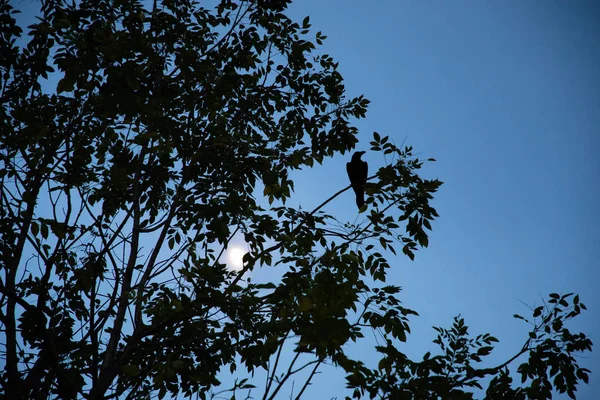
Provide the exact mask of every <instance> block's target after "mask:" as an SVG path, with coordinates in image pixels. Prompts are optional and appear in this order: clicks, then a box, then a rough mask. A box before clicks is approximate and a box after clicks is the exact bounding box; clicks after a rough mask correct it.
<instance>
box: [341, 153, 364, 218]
mask: <svg viewBox="0 0 600 400" xmlns="http://www.w3.org/2000/svg"><path fill="white" fill-rule="evenodd" d="M363 154H365V152H364V151H357V152H356V153H354V155H353V156H352V161H350V162H349V163H346V171H347V172H348V178H350V184H351V185H352V189H353V190H354V193H355V194H356V205H357V206H358V208H359V209H360V208H361V207H362V206H363V205H364V204H365V183H367V175H368V173H369V164H367V162H366V161H363V160H361V159H360V158H361V157H362V155H363Z"/></svg>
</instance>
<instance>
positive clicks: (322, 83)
mask: <svg viewBox="0 0 600 400" xmlns="http://www.w3.org/2000/svg"><path fill="white" fill-rule="evenodd" d="M288 3H289V1H288V0H271V1H267V0H262V1H239V2H234V1H225V0H223V1H220V2H217V4H215V6H214V7H212V8H203V7H202V6H200V5H199V4H196V3H195V2H193V1H190V0H164V1H162V2H158V1H156V0H155V1H154V2H153V4H151V7H150V9H147V8H145V6H144V4H142V3H141V2H135V1H118V0H111V1H109V0H94V1H90V0H82V1H80V2H73V3H67V2H64V1H46V2H43V3H42V6H41V11H40V13H41V14H40V18H39V19H38V20H37V21H36V23H34V24H33V25H31V26H30V27H29V29H30V33H29V36H28V37H27V38H26V39H27V41H26V44H21V43H23V42H22V41H23V40H24V39H25V38H22V32H23V31H22V28H21V27H20V26H19V24H18V23H17V20H16V18H15V13H16V10H14V8H13V6H12V5H11V4H9V3H8V2H6V1H3V2H0V9H1V14H0V15H1V19H0V24H1V28H2V29H0V35H1V37H2V40H1V42H0V43H1V46H2V47H1V49H0V54H2V56H1V57H0V69H1V72H2V87H1V97H2V107H1V108H0V115H1V124H2V125H1V129H0V132H2V133H1V134H2V140H1V141H0V160H1V163H2V165H1V168H0V182H1V199H0V200H1V202H2V207H1V208H0V213H1V214H0V217H1V219H0V221H1V226H0V232H1V235H2V236H1V238H0V251H1V263H2V264H1V265H2V278H1V282H0V310H1V314H0V324H1V326H2V335H3V338H2V339H3V340H2V342H3V343H5V345H4V346H3V349H2V353H1V355H2V360H3V364H4V370H3V371H2V373H1V375H0V384H1V385H2V389H3V392H4V394H5V396H6V398H9V399H17V398H48V397H51V398H60V399H74V398H83V397H85V398H88V399H101V398H106V399H108V398H127V399H137V398H149V397H151V396H153V395H156V394H157V395H158V397H159V398H162V397H164V396H165V395H167V394H168V395H172V396H175V395H185V396H193V395H198V397H199V398H203V399H204V398H210V397H214V396H215V393H216V392H215V391H217V390H221V389H222V388H219V383H220V382H219V378H221V379H222V378H223V376H226V375H227V374H229V373H232V374H233V373H234V371H236V370H238V371H237V373H240V374H241V375H242V376H246V378H244V379H241V380H237V381H235V382H233V383H232V384H231V385H230V386H228V387H225V390H226V392H225V393H229V395H231V397H232V398H233V397H234V396H235V394H236V393H237V394H238V395H240V394H246V393H248V392H249V391H251V389H252V388H254V385H253V384H252V383H250V381H249V378H250V377H251V376H253V373H254V372H255V371H258V370H265V371H266V374H267V377H268V379H267V381H266V384H265V385H264V387H260V388H256V390H254V391H252V395H253V396H257V397H263V398H269V399H272V398H276V397H277V396H282V395H283V393H284V391H285V390H290V387H289V386H286V384H287V383H289V382H290V381H292V380H293V379H295V377H298V376H302V377H303V378H304V382H303V383H301V384H300V385H299V386H295V389H294V393H293V395H294V396H297V398H300V397H301V396H302V394H303V393H304V392H305V389H306V387H307V385H308V384H309V382H310V380H311V379H312V377H313V376H314V374H315V373H316V371H317V370H318V368H319V367H320V366H321V365H323V363H332V364H334V365H337V366H338V367H339V368H341V369H343V370H344V371H345V373H346V374H347V383H348V387H349V388H350V389H351V390H350V391H349V393H348V394H349V396H351V397H354V398H359V397H363V396H364V397H369V398H386V399H401V398H422V399H424V398H432V397H435V396H441V397H442V398H447V399H464V398H472V393H471V392H472V390H473V388H480V387H481V386H480V383H482V382H484V381H485V379H487V380H489V379H490V378H491V381H490V382H489V384H488V385H487V386H488V387H487V392H486V397H487V398H489V399H498V398H511V399H513V398H514V399H518V398H522V399H525V398H532V399H533V398H535V399H541V398H549V395H550V390H552V389H556V390H558V391H561V392H564V391H566V392H567V393H568V394H569V395H570V396H571V397H574V392H575V389H576V385H577V384H578V383H579V382H580V381H581V380H583V381H584V382H587V380H588V372H589V371H587V370H586V369H584V368H580V367H579V365H578V363H577V360H576V359H575V358H574V355H575V354H576V353H577V352H584V351H589V350H591V342H590V340H589V339H587V338H586V336H585V335H584V334H581V333H579V334H571V333H570V332H569V330H568V329H567V328H566V327H565V324H564V322H565V321H566V320H568V319H570V318H573V317H575V316H577V315H578V314H579V313H580V312H581V310H583V309H585V306H584V305H583V304H582V303H580V302H579V298H578V296H573V295H572V294H567V295H564V296H559V295H557V294H551V295H550V299H549V301H548V303H547V306H542V307H538V308H535V309H534V310H533V319H530V320H529V322H531V323H532V326H533V328H532V331H531V333H530V334H529V338H528V339H527V341H526V342H525V345H524V346H523V348H522V349H521V350H520V351H519V352H518V354H517V355H522V354H527V355H528V357H529V359H528V361H526V362H525V363H523V364H521V365H520V366H519V368H518V374H519V375H520V376H521V381H522V384H521V385H517V386H514V385H511V383H512V378H511V376H510V373H509V371H508V369H507V366H508V365H509V364H510V363H512V362H513V361H514V360H515V359H516V356H515V357H513V358H511V359H509V360H508V361H507V362H506V363H504V364H502V365H499V366H492V367H486V368H484V367H480V365H482V364H480V363H481V362H482V359H483V358H484V357H485V356H486V355H488V354H489V353H490V352H491V350H492V347H493V343H494V342H496V341H497V340H496V339H495V338H494V337H493V336H491V335H488V334H485V335H479V336H477V337H475V338H471V337H470V336H469V335H468V331H467V326H466V325H465V323H464V321H463V320H462V319H460V318H457V319H456V320H455V323H454V325H453V326H452V327H451V328H450V329H442V328H436V330H437V331H438V332H439V336H438V339H437V340H436V342H437V344H438V345H439V346H440V347H441V353H440V354H439V355H435V356H431V354H429V353H428V354H426V355H425V357H424V358H423V360H422V361H412V360H409V359H408V358H407V357H406V356H405V355H404V354H402V353H401V352H400V351H399V350H398V343H399V342H403V341H405V340H406V338H407V334H408V333H409V332H410V329H409V325H408V317H409V316H410V315H416V312H414V311H412V310H410V309H408V308H405V307H403V306H402V305H401V303H400V301H399V300H398V297H397V295H398V293H399V291H400V289H399V288H398V287H396V286H393V285H386V284H385V278H386V271H387V270H388V269H389V268H390V264H389V262H388V260H387V259H386V258H385V254H388V255H389V254H392V255H395V254H396V248H398V249H400V248H401V249H402V252H403V253H404V254H405V255H407V256H408V257H410V258H411V259H412V258H414V252H415V251H416V250H417V248H418V247H426V246H427V245H428V235H427V231H428V230H430V229H431V222H432V221H433V220H434V218H435V217H437V213H436V211H435V209H434V208H433V207H432V206H431V205H430V200H431V199H432V196H433V193H435V192H436V190H437V189H438V188H439V187H440V185H441V182H440V181H438V180H435V179H433V180H431V179H423V178H421V177H420V176H419V175H418V172H419V169H420V168H421V166H422V165H423V161H421V160H419V159H418V158H416V157H415V156H414V155H413V154H412V149H411V148H410V147H407V148H403V149H402V148H398V147H396V146H395V145H394V144H392V143H391V142H390V141H389V139H388V137H385V136H383V137H382V136H380V135H379V134H378V133H374V135H373V141H372V142H371V151H372V152H376V153H382V154H385V155H387V156H391V157H392V159H393V160H394V161H393V162H391V163H389V164H388V165H386V166H384V167H382V168H380V169H379V170H378V171H377V172H376V173H375V174H374V175H373V176H371V177H369V178H368V183H367V184H366V192H367V195H368V199H367V201H366V211H363V212H362V213H361V214H359V215H360V216H361V218H362V220H361V221H360V222H359V223H358V224H351V223H338V222H337V220H336V219H335V218H334V216H332V215H328V214H326V213H325V212H323V211H322V210H323V206H324V205H326V204H327V203H328V202H329V201H331V199H333V198H335V197H336V196H339V195H340V194H342V193H344V192H345V191H347V190H348V189H349V188H350V186H348V187H346V188H340V190H339V191H338V192H337V193H335V194H333V195H332V196H331V197H330V198H329V199H327V200H325V201H324V202H323V203H322V204H321V205H320V206H319V207H317V208H316V209H314V210H311V211H303V210H299V209H295V208H293V207H289V206H287V205H286V200H287V199H289V198H290V197H291V196H292V195H293V190H294V182H293V180H292V179H291V178H290V172H291V171H293V170H301V169H304V168H311V167H315V165H316V164H315V163H317V164H318V163H321V162H322V161H323V160H324V159H325V158H329V157H333V156H335V155H338V154H346V153H347V152H349V151H351V150H352V149H354V147H355V146H356V144H357V138H356V136H357V129H356V128H355V127H354V126H352V125H351V121H350V120H351V119H352V118H362V117H364V116H365V112H366V107H367V105H368V101H367V100H366V99H364V98H363V97H362V96H361V97H357V98H347V97H346V96H345V88H344V85H343V80H342V77H341V75H340V73H339V72H338V71H337V66H338V65H337V63H336V62H335V61H334V60H333V59H332V58H331V57H330V56H328V55H315V54H313V53H314V51H315V50H316V45H319V44H321V43H322V41H323V40H324V39H325V36H323V35H322V34H321V33H320V32H317V33H316V34H311V33H310V23H309V19H308V17H307V18H305V19H304V20H303V21H302V22H301V23H300V24H299V23H296V22H293V21H291V20H290V19H289V18H288V17H287V16H286V15H285V14H284V11H285V9H286V7H287V5H288ZM263 199H264V201H263ZM235 235H242V236H243V238H244V240H245V242H246V243H247V244H248V246H249V249H250V251H249V252H248V253H247V254H246V255H245V256H244V260H243V261H244V265H243V268H242V269H241V270H239V271H236V270H231V269H228V268H227V266H226V265H225V264H224V263H223V262H221V261H220V260H221V257H220V256H221V255H222V254H223V252H224V251H226V249H227V246H228V244H229V243H230V242H231V240H232V238H233V237H234V236H235ZM269 266H272V267H276V268H278V269H279V270H282V271H284V273H283V278H282V279H281V280H280V281H277V282H267V283H254V282H253V281H252V280H251V279H249V278H248V273H249V272H250V271H252V270H257V269H259V268H266V267H269ZM519 318H522V317H519ZM366 329H375V330H377V331H378V332H379V334H380V335H381V337H382V343H383V344H382V345H380V346H377V347H376V348H375V349H374V351H376V352H378V353H379V354H380V356H381V361H380V362H379V364H378V365H376V366H369V365H366V364H365V363H363V362H361V361H360V360H355V359H353V358H352V357H350V356H349V355H348V353H347V351H346V350H345V349H346V348H347V345H348V344H350V343H352V342H357V341H360V340H361V338H362V337H363V332H364V331H365V330H366ZM287 343H290V345H291V349H292V354H293V357H292V362H291V365H289V366H286V367H283V366H281V365H278V363H279V362H280V360H282V357H281V352H282V350H283V349H287V348H288V347H287ZM221 370H223V371H224V372H222V373H221V374H220V371H221ZM298 371H300V372H298ZM304 371H306V373H305V374H304V375H302V374H303V373H304ZM254 383H256V382H254ZM340 389H341V388H340ZM256 393H259V395H256ZM285 395H286V396H287V395H288V393H285Z"/></svg>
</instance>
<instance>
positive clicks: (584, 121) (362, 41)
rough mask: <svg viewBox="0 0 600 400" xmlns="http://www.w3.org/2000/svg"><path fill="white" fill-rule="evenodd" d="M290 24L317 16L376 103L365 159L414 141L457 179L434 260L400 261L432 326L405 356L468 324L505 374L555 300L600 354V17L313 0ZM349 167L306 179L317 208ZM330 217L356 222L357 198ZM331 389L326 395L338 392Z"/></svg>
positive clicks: (542, 6)
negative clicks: (570, 298)
mask: <svg viewBox="0 0 600 400" xmlns="http://www.w3.org/2000/svg"><path fill="white" fill-rule="evenodd" d="M291 12H292V14H293V15H294V16H295V17H297V18H302V17H303V16H305V15H310V17H311V22H312V24H313V28H314V29H315V30H321V31H323V33H324V34H325V35H327V36H328V39H327V40H326V41H325V44H324V46H323V48H322V51H323V52H325V53H329V54H331V55H332V56H334V58H336V60H337V61H339V62H340V71H341V73H342V75H343V76H344V78H345V81H346V86H347V89H348V92H349V93H350V94H351V95H358V94H365V95H366V97H367V98H369V99H370V100H371V105H370V107H369V112H368V114H367V118H366V119H365V120H362V121H360V122H359V124H358V126H359V127H360V129H361V134H360V144H359V147H360V148H361V149H364V150H368V147H369V146H368V142H369V140H370V139H371V135H372V132H373V131H378V132H380V133H382V134H387V135H389V136H390V137H391V138H392V139H394V140H395V142H396V143H397V144H400V143H401V142H402V141H403V140H404V139H405V138H406V144H409V145H412V146H413V147H414V148H415V151H416V152H421V153H422V157H423V158H427V157H434V158H436V159H437V162H436V163H433V164H430V165H428V166H427V168H426V169H425V170H424V174H425V175H426V176H428V177H437V178H439V179H440V180H442V181H444V182H445V184H444V186H443V187H442V188H441V190H440V192H439V193H438V194H437V196H436V198H435V201H434V206H435V207H436V208H437V210H438V212H439V213H440V218H439V219H438V221H437V222H436V223H435V224H434V226H433V232H432V234H431V241H430V247H429V248H428V249H426V250H424V251H421V252H420V253H419V254H418V255H417V258H416V260H415V262H411V261H410V260H408V259H407V258H403V257H401V256H399V257H398V258H396V259H394V260H393V261H394V263H393V264H395V265H394V267H393V271H391V273H390V276H389V279H388V282H390V283H395V284H398V285H400V286H402V287H403V292H402V293H401V296H400V298H401V300H402V301H403V302H404V304H405V305H406V306H407V307H409V308H413V309H415V310H416V311H418V312H419V313H420V317H418V318H416V319H414V320H413V324H412V328H413V335H411V337H410V339H409V342H408V344H407V346H406V348H405V350H406V352H407V354H410V355H413V356H414V357H420V356H421V355H422V354H424V353H425V352H426V351H427V350H432V349H435V347H434V346H435V345H433V344H432V343H431V340H433V339H434V337H435V336H434V331H433V330H432V329H431V326H432V325H436V326H440V325H442V326H449V325H450V324H451V322H452V317H453V316H454V315H457V314H459V313H460V314H462V316H463V317H464V318H465V320H466V323H467V324H468V325H469V327H470V332H471V333H473V334H477V333H483V332H490V333H492V334H493V335H495V336H496V337H498V338H499V339H500V343H499V344H498V345H497V346H496V350H495V352H494V355H493V356H492V357H490V360H491V361H492V363H491V364H496V361H499V362H501V361H503V360H506V359H508V358H510V356H512V355H513V354H515V353H516V352H518V350H519V349H520V348H521V346H522V345H523V343H524V341H525V338H526V332H527V325H525V324H524V323H523V322H522V321H518V320H515V319H513V318H512V315H513V314H515V313H519V314H522V315H529V314H530V311H529V310H528V309H527V308H526V306H525V305H523V304H522V303H521V301H522V302H524V303H526V304H529V305H534V304H535V305H540V304H541V300H542V298H543V297H544V298H545V297H547V295H548V294H549V293H551V292H559V293H567V292H576V293H579V294H580V295H581V298H582V301H583V302H584V303H585V304H586V305H587V306H588V310H589V311H588V312H586V313H584V314H583V315H582V316H580V317H579V318H578V319H576V320H575V321H573V322H574V323H572V324H571V330H572V331H579V330H581V331H583V332H584V333H586V334H588V336H589V337H590V338H591V339H592V341H593V342H595V343H600V326H599V323H598V322H597V321H599V314H598V310H599V309H600V294H599V290H598V280H599V272H598V259H600V227H599V225H600V211H599V209H598V205H600V188H599V186H600V157H598V152H599V151H600V138H599V133H600V131H599V127H600V68H599V67H598V66H599V65H600V47H599V46H598V44H597V43H598V42H597V40H598V38H600V4H599V3H597V2H592V1H579V2H566V1H551V2H550V1H549V2H543V3H542V2H533V1H501V2H500V1H496V2H489V1H486V2H484V1H451V2H433V1H423V2H414V1H395V0H375V1H369V2H367V1H354V2H348V1H333V0H330V1H315V0H305V1H302V2H296V3H295V4H294V5H293V6H292V8H291ZM346 158H349V157H346ZM364 158H365V159H366V160H367V161H369V164H370V168H371V170H372V171H374V170H375V168H376V167H377V166H380V165H383V164H384V160H383V159H380V158H379V155H375V154H371V155H370V154H368V153H367V154H366V155H365V157H364ZM347 161H348V160H347V159H345V158H343V157H338V158H335V159H334V160H330V161H327V162H326V163H324V165H323V166H317V167H316V168H315V169H313V170H312V171H310V172H307V173H304V172H303V173H302V174H299V175H298V181H297V182H296V189H297V193H298V194H299V195H300V197H299V202H300V203H301V204H302V205H303V207H304V208H307V209H310V208H311V207H314V206H316V205H317V204H319V203H320V201H321V200H322V199H323V198H325V197H326V196H325V195H324V193H330V192H333V191H334V189H332V182H335V183H336V185H338V186H341V185H342V184H343V183H344V179H346V178H345V169H344V163H345V162H347ZM337 182H342V183H340V184H337ZM335 187H337V186H335ZM327 211H329V212H331V213H333V214H334V215H336V216H337V217H339V218H344V215H346V218H347V219H350V220H352V219H353V218H354V217H355V212H356V211H355V205H354V199H353V196H352V195H351V194H350V193H348V194H346V196H345V197H344V198H340V199H336V200H335V203H334V204H332V205H331V206H330V207H329V209H328V210H327ZM365 358H369V356H368V354H367V353H365ZM499 362H498V363H499ZM581 363H582V365H584V366H587V367H588V368H590V369H592V371H593V372H595V374H593V375H592V376H591V379H590V385H587V386H582V387H580V389H579V391H578V395H579V396H578V398H580V399H590V400H591V399H595V398H597V397H596V396H597V395H598V394H600V378H598V374H600V357H598V355H597V352H596V353H595V354H594V353H593V354H592V356H591V358H587V359H584V360H582V361H581ZM490 366H491V365H490ZM324 375H325V374H324ZM318 379H319V381H317V382H316V384H315V387H314V388H313V390H315V392H313V393H315V394H316V393H319V390H321V389H323V390H327V388H331V385H329V384H328V383H330V381H329V379H328V378H327V377H326V376H321V377H319V378H318ZM321 385H322V386H321ZM330 390H331V389H330ZM331 393H332V396H333V395H335V393H334V392H333V391H331ZM594 394H596V396H594ZM319 397H320V396H319ZM557 398H561V397H560V396H558V397H557ZM564 398H566V396H565V397H564Z"/></svg>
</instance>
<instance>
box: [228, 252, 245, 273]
mask: <svg viewBox="0 0 600 400" xmlns="http://www.w3.org/2000/svg"><path fill="white" fill-rule="evenodd" d="M244 254H246V250H244V249H243V248H242V247H240V246H232V247H230V248H229V250H228V251H227V263H228V264H229V266H230V267H231V268H233V269H235V270H236V271H239V270H241V269H242V267H243V266H244V262H243V258H244Z"/></svg>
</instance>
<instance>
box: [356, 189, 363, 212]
mask: <svg viewBox="0 0 600 400" xmlns="http://www.w3.org/2000/svg"><path fill="white" fill-rule="evenodd" d="M356 205H357V206H358V208H361V207H362V206H364V205H365V193H364V192H361V193H356Z"/></svg>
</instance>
